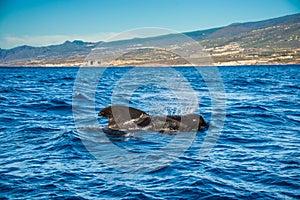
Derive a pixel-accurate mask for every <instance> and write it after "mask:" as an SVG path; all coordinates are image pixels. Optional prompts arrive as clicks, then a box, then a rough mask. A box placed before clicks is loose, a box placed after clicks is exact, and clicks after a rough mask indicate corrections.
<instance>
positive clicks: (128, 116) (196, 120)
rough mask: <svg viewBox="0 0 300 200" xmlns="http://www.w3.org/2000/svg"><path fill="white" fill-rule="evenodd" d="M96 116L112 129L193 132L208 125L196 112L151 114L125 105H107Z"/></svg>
mask: <svg viewBox="0 0 300 200" xmlns="http://www.w3.org/2000/svg"><path fill="white" fill-rule="evenodd" d="M98 116H102V117H106V118H107V119H108V121H109V123H108V125H107V128H108V129H109V130H112V131H124V132H125V131H132V130H146V131H155V132H163V133H170V132H176V131H180V132H194V131H200V130H202V129H203V128H206V127H208V124H207V123H206V122H205V120H204V119H203V117H202V116H201V115H198V114H187V115H172V116H151V115H149V114H147V113H146V112H144V111H141V110H138V109H135V108H132V107H127V106H108V107H106V108H104V109H102V110H101V111H100V112H99V113H98Z"/></svg>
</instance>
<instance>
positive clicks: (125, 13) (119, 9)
mask: <svg viewBox="0 0 300 200" xmlns="http://www.w3.org/2000/svg"><path fill="white" fill-rule="evenodd" d="M295 13H300V0H94V1H93V0H0V48H12V47H15V46H19V45H24V44H27V45H32V46H42V45H49V44H59V43H62V42H64V41H65V40H74V39H81V40H85V41H99V40H105V39H106V38H107V37H110V36H113V35H115V34H117V33H119V32H122V31H126V30H130V29H134V28H141V27H161V28H168V29H172V30H175V31H179V32H185V31H193V30H203V29H208V28H214V27H219V26H225V25H229V24H231V23H235V22H247V21H258V20H263V19H268V18H274V17H280V16H284V15H289V14H295Z"/></svg>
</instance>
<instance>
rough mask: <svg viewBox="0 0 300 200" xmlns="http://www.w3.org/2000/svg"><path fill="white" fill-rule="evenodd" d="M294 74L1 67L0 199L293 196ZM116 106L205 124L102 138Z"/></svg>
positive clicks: (299, 103)
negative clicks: (191, 117)
mask: <svg viewBox="0 0 300 200" xmlns="http://www.w3.org/2000/svg"><path fill="white" fill-rule="evenodd" d="M202 69H204V68H202ZM299 70H300V66H256V67H248V66H243V67H242V66H241V67H218V68H217V71H210V70H208V69H206V70H201V69H199V68H192V67H182V68H180V67H179V68H130V67H128V68H100V69H99V68H86V69H85V70H82V69H80V68H18V67H11V68H6V67H2V68H0V78H1V80H2V81H1V83H0V102H1V103H0V110H1V112H0V199H218V198H220V199H221V198H222V199H224V198H228V199H258V198H259V199H299V198H300V190H299V188H300V73H299ZM217 72H219V74H218V73H217ZM218 75H220V77H218ZM112 104H119V105H127V106H132V107H135V108H138V109H141V110H144V111H145V112H147V113H149V114H152V115H170V114H173V115H174V114H187V113H190V112H194V113H199V114H201V115H202V116H203V117H204V118H205V119H206V120H207V121H208V123H209V125H210V126H209V128H208V129H205V130H202V131H200V132H197V133H180V132H179V133H173V134H163V133H156V132H144V131H135V132H128V133H126V134H105V133H104V132H103V130H105V125H106V124H107V120H106V119H104V118H99V117H97V113H98V112H99V111H100V110H101V109H102V108H104V107H106V106H108V105H112Z"/></svg>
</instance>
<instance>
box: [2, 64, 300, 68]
mask: <svg viewBox="0 0 300 200" xmlns="http://www.w3.org/2000/svg"><path fill="white" fill-rule="evenodd" d="M258 66H259V67H261V66H266V67H268V66H300V63H276V64H275V63H274V64H273V63H267V64H266V63H264V64H258V63H256V64H248V65H247V64H244V65H242V64H238V65H233V64H231V65H226V64H225V63H222V64H220V65H217V64H215V65H198V66H195V65H115V66H104V65H103V66H100V65H99V66H86V65H51V66H50V65H1V64H0V68H81V67H87V68H89V67H90V68H91V67H93V68H109V67H115V68H123V67H138V68H155V67H157V68H163V67H258Z"/></svg>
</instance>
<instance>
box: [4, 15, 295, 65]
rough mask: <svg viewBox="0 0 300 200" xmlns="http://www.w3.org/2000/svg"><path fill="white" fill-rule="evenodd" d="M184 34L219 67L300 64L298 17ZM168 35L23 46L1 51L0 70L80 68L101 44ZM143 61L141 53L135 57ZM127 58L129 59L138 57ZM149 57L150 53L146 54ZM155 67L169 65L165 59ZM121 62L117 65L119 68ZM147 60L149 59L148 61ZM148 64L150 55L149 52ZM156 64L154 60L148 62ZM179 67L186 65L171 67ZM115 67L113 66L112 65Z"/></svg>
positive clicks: (168, 36)
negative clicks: (9, 67) (43, 67)
mask: <svg viewBox="0 0 300 200" xmlns="http://www.w3.org/2000/svg"><path fill="white" fill-rule="evenodd" d="M183 34H185V35H187V36H189V37H191V38H193V39H194V40H196V41H198V42H199V43H200V44H201V45H202V47H203V48H204V49H205V51H207V52H209V54H210V55H211V56H212V58H213V60H214V61H215V63H216V64H218V65H239V64H299V63H300V14H294V15H287V16H283V17H278V18H273V19H267V20H262V21H257V22H244V23H233V24H230V25H228V26H224V27H218V28H211V29H206V30H197V31H190V32H184V33H183ZM176 35H177V34H168V35H162V36H156V37H149V38H133V39H127V40H118V41H111V42H103V41H99V42H84V41H81V40H74V41H68V40H67V41H65V42H64V43H63V44H58V45H49V46H43V47H32V46H28V45H23V46H19V47H15V48H12V49H0V65H1V66H56V65H57V66H79V65H82V64H83V63H84V62H86V61H85V58H86V57H87V55H88V54H89V53H90V52H91V50H92V49H93V48H95V47H97V46H98V45H99V44H102V46H103V47H112V46H114V45H119V44H124V43H128V44H131V45H134V44H138V43H145V42H149V41H164V40H165V39H166V38H170V37H176ZM156 53H157V52H156ZM136 55H139V56H140V57H142V58H143V57H144V56H145V55H143V53H141V54H139V53H138V54H136ZM136 55H133V56H132V57H130V55H127V58H128V59H129V60H131V61H132V63H130V62H128V61H126V62H124V63H125V64H126V65H139V64H142V65H143V64H145V63H137V62H134V60H133V59H132V58H133V57H134V58H136V57H137V56H136ZM147 56H149V52H147ZM164 58H165V59H166V60H164V61H159V62H158V64H166V65H168V64H170V60H168V59H167V58H168V56H167V55H166V56H165V57H164ZM123 60H124V59H121V61H120V62H118V63H119V64H120V65H124V63H122V61H123ZM148 60H149V59H148ZM150 60H151V52H150ZM151 62H152V63H156V61H155V59H153V60H152V61H151ZM171 64H172V65H182V64H185V63H180V62H178V63H171ZM112 65H114V64H112Z"/></svg>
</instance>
